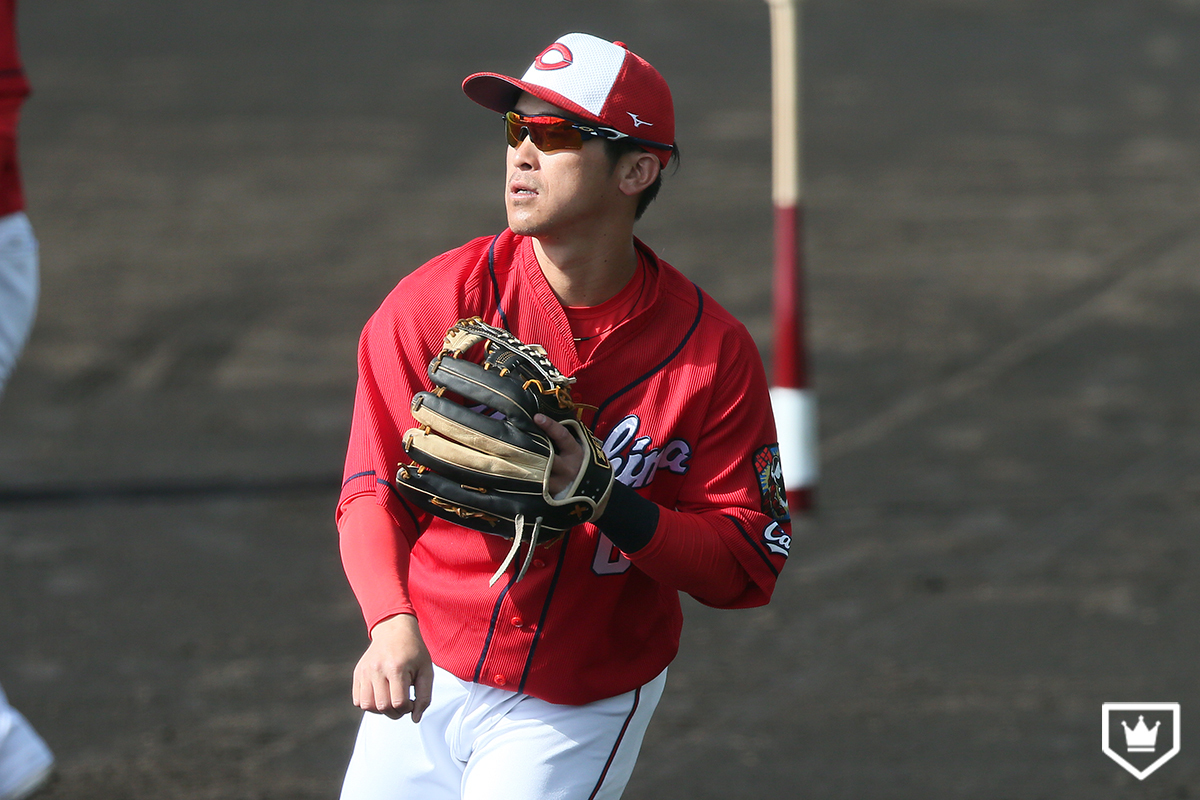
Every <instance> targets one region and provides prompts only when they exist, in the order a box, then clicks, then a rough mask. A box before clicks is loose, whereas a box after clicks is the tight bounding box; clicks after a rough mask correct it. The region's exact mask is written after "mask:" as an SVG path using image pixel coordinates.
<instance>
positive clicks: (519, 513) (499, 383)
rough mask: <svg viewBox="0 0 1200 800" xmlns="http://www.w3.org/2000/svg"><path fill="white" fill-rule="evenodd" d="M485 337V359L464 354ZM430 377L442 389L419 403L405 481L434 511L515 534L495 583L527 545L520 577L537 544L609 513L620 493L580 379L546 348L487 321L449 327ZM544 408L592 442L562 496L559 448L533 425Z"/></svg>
mask: <svg viewBox="0 0 1200 800" xmlns="http://www.w3.org/2000/svg"><path fill="white" fill-rule="evenodd" d="M480 343H483V345H484V352H483V359H482V362H481V363H476V362H475V361H473V360H471V359H470V358H466V357H464V356H465V354H466V353H467V351H469V350H471V349H472V348H473V347H475V345H477V344H480ZM429 377H430V378H431V379H432V380H433V383H434V386H435V387H436V388H435V389H434V391H432V392H419V393H418V394H416V395H415V396H414V397H413V400H412V414H413V418H414V419H416V421H417V423H418V424H419V425H420V426H421V427H419V428H412V429H410V430H408V431H406V432H405V434H404V451H405V453H406V454H407V455H408V457H409V458H411V459H412V463H409V464H402V465H400V467H399V469H398V470H397V474H396V483H397V487H398V488H399V490H400V492H401V493H402V494H403V495H404V496H405V497H406V498H408V499H409V500H410V501H411V502H412V503H413V504H414V505H416V506H418V507H420V508H422V509H423V510H425V511H428V512H429V513H430V514H433V515H435V516H438V517H441V518H442V519H447V520H450V521H451V522H454V523H457V524H459V525H463V526H465V527H467V528H472V529H474V530H477V531H483V532H484V533H493V534H496V535H498V536H503V537H506V538H509V539H512V540H513V543H512V547H511V548H510V549H509V552H508V555H507V557H506V558H505V559H504V562H503V563H502V564H501V565H500V568H499V569H498V570H496V574H495V575H493V576H492V580H491V583H492V584H494V583H495V582H496V580H497V579H498V578H499V577H500V576H501V575H503V574H504V572H505V570H507V569H508V567H509V565H510V564H511V563H512V561H513V558H514V557H515V556H516V554H517V551H518V550H520V548H521V545H522V543H523V542H528V544H529V552H528V554H527V555H526V557H525V562H524V564H523V565H522V566H521V569H520V572H519V573H518V574H517V580H520V579H521V578H522V577H523V576H524V575H525V570H526V569H527V568H528V567H529V562H530V561H531V560H532V557H533V549H534V548H535V547H536V546H538V545H540V544H549V543H551V542H554V541H556V540H557V539H558V538H560V537H562V536H563V535H564V534H565V533H566V531H567V530H569V529H570V528H572V527H574V526H575V525H579V524H581V523H584V522H588V521H589V520H592V519H595V518H596V517H598V516H600V514H601V513H603V511H604V506H605V504H606V503H607V502H608V496H609V493H610V491H611V490H612V482H613V471H612V466H611V465H610V464H609V463H608V459H607V458H606V457H605V455H604V451H603V449H602V448H601V445H600V442H599V441H598V440H597V439H596V438H595V437H594V436H593V435H592V434H591V432H590V431H589V430H588V429H587V428H586V427H584V425H583V424H582V423H581V422H580V421H579V416H580V407H579V406H578V405H576V403H575V402H574V401H573V400H572V399H571V384H572V383H574V381H575V379H574V378H567V377H565V376H564V375H563V374H562V373H561V372H559V371H558V369H557V368H556V367H555V366H554V364H552V363H551V362H550V359H549V358H548V357H547V355H546V351H545V349H544V348H543V347H541V346H540V345H535V344H526V343H524V342H522V341H521V340H520V339H518V338H516V337H515V336H513V335H512V334H511V333H509V332H508V331H505V330H501V329H500V328H494V327H492V326H491V325H488V324H486V323H484V322H483V321H481V320H480V319H479V317H473V318H471V319H464V320H459V321H458V322H457V323H455V325H454V326H453V327H451V328H450V330H449V332H447V334H446V340H445V343H444V345H443V347H442V351H441V353H439V354H438V356H437V357H436V358H434V359H433V361H431V362H430V364H429ZM450 395H457V396H458V397H459V398H461V399H462V402H456V400H454V399H451V396H450ZM539 413H541V414H545V415H546V416H548V417H550V418H551V419H554V420H557V421H558V422H560V423H562V424H563V425H564V426H565V427H566V428H567V429H568V430H569V431H570V432H571V434H572V435H573V436H574V437H575V439H576V441H578V442H579V443H580V445H581V446H582V447H583V463H582V465H581V467H580V469H579V472H578V474H577V475H576V476H575V477H574V479H573V480H572V481H571V484H570V485H569V486H568V487H567V488H566V489H564V490H563V491H560V492H559V493H557V494H556V495H552V494H551V493H550V489H549V480H550V472H551V469H552V468H553V466H554V459H555V450H554V445H553V443H552V442H551V440H550V437H549V436H548V435H547V434H546V433H545V432H544V431H543V430H542V429H541V428H540V427H538V425H537V423H535V422H534V421H533V417H534V415H535V414H539ZM527 529H528V530H529V534H528V537H526V530H527Z"/></svg>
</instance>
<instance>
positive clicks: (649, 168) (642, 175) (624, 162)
mask: <svg viewBox="0 0 1200 800" xmlns="http://www.w3.org/2000/svg"><path fill="white" fill-rule="evenodd" d="M661 171H662V162H660V161H659V160H658V156H655V155H652V154H650V153H647V152H646V151H645V150H641V151H638V152H634V153H626V154H625V155H623V156H621V160H620V161H619V162H617V173H618V175H620V178H621V181H620V183H619V184H618V186H619V188H620V190H621V193H622V194H625V195H628V196H630V197H632V196H634V195H638V194H641V193H642V192H644V191H645V190H646V189H647V188H648V187H649V186H650V184H652V183H654V182H655V181H656V180H658V174H659V172H661Z"/></svg>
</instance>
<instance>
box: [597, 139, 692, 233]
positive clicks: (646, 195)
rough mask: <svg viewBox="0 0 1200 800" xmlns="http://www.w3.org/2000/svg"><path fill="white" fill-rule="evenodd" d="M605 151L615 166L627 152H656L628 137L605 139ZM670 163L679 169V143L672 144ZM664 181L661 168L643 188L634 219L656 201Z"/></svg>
mask: <svg viewBox="0 0 1200 800" xmlns="http://www.w3.org/2000/svg"><path fill="white" fill-rule="evenodd" d="M604 152H605V154H606V155H607V156H608V163H609V164H610V165H612V166H614V167H615V166H616V165H617V162H618V161H620V160H621V157H622V156H624V155H625V154H626V153H650V154H651V155H654V154H655V151H653V150H647V149H645V148H643V147H642V146H641V145H639V144H637V143H635V142H631V141H629V140H627V139H616V140H613V139H605V140H604ZM668 163H674V164H675V169H676V170H678V169H679V145H672V146H671V160H670V161H669V162H668ZM662 183H663V176H662V170H659V173H658V177H657V178H655V179H654V183H652V184H650V185H649V186H647V187H646V188H645V189H643V190H642V193H641V194H640V195H639V196H638V204H637V211H635V212H634V215H633V218H634V219H641V218H642V214H645V213H646V208H647V207H648V206H649V205H650V204H651V203H653V202H654V198H656V197H658V190H659V189H661V188H662Z"/></svg>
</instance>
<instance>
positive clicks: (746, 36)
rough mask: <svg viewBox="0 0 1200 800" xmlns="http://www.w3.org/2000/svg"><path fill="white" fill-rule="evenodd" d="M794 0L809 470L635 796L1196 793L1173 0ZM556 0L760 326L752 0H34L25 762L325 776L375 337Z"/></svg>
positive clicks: (673, 681)
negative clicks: (1120, 756) (642, 102)
mask: <svg viewBox="0 0 1200 800" xmlns="http://www.w3.org/2000/svg"><path fill="white" fill-rule="evenodd" d="M576 5H577V4H576ZM804 14H805V19H804V45H805V52H804V69H805V78H804V82H805V114H804V122H805V137H806V139H805V185H806V190H807V209H808V216H807V221H808V240H807V254H808V289H809V311H810V317H809V333H810V336H811V349H812V356H813V361H814V380H815V386H816V389H817V390H818V393H819V402H820V434H821V436H820V438H821V470H822V471H821V477H820V483H819V492H818V494H819V510H818V512H817V513H816V514H814V515H811V516H809V517H807V518H805V519H804V520H802V521H800V522H799V523H798V524H797V537H796V543H795V545H794V548H793V551H792V556H791V558H790V561H789V565H788V568H787V569H786V570H785V571H784V573H783V575H782V577H781V580H780V583H779V587H778V589H777V591H776V594H775V599H774V601H773V603H772V604H771V605H770V606H769V607H767V608H764V609H757V610H751V611H743V612H718V611H712V610H710V609H707V608H704V607H701V606H700V605H698V604H697V603H695V602H693V601H690V600H687V601H685V606H686V614H687V617H688V620H687V625H686V628H685V633H684V642H683V649H682V652H681V654H680V657H679V658H678V660H677V661H676V663H675V665H674V666H673V667H672V670H671V677H670V681H669V685H668V688H667V692H666V694H665V696H664V699H663V701H662V704H661V706H660V709H659V711H658V713H657V716H656V717H655V719H654V721H653V723H652V725H651V728H650V731H649V733H648V736H647V741H646V744H645V747H644V749H643V753H642V757H641V759H640V761H639V764H638V768H637V771H636V772H635V774H634V777H633V780H632V782H631V784H630V786H629V789H628V791H627V793H626V797H627V798H631V799H632V800H644V799H645V798H655V799H656V800H676V799H678V800H691V799H692V798H741V797H746V798H791V797H802V798H831V799H832V798H846V799H847V800H850V799H853V800H864V799H867V800H870V799H871V798H914V799H915V798H921V799H922V800H943V799H945V800H950V799H951V798H955V799H959V798H971V799H972V800H1013V799H1014V798H1022V799H1024V798H1029V799H1033V798H1044V799H1046V800H1069V799H1073V798H1080V800H1083V799H1084V798H1086V799H1087V800H1096V798H1188V797H1197V796H1200V749H1198V748H1197V746H1196V745H1195V744H1194V742H1195V738H1194V734H1193V733H1192V731H1194V730H1195V728H1194V726H1193V722H1192V721H1193V720H1194V719H1195V718H1196V717H1195V714H1196V709H1198V708H1200V691H1198V682H1197V673H1198V670H1197V666H1196V664H1197V657H1198V656H1200V644H1198V643H1200V613H1197V612H1200V579H1198V575H1197V565H1198V564H1200V539H1198V538H1197V535H1196V533H1197V530H1198V529H1200V222H1198V221H1197V220H1200V213H1198V212H1200V147H1198V146H1197V145H1198V142H1197V139H1198V134H1200V46H1198V45H1197V42H1200V3H1197V2H1195V0H1088V1H1087V2H1085V1H1084V0H1058V1H1057V2H1054V3H1046V2H1033V0H807V2H806V3H805V11H804ZM569 30H586V31H590V32H593V33H597V34H599V35H602V36H606V37H608V38H612V39H622V40H624V41H626V42H628V43H629V44H630V46H631V47H632V48H633V49H634V50H636V51H637V52H639V53H641V54H643V55H645V56H646V57H648V58H649V59H650V60H651V61H652V62H653V63H655V65H656V66H658V67H659V69H660V70H661V71H662V72H663V73H664V75H665V76H666V77H667V79H668V81H669V82H670V83H671V85H672V88H673V91H674V94H675V98H676V108H677V115H678V120H679V134H678V136H679V140H680V143H681V145H682V149H683V163H682V168H681V169H680V170H679V172H678V173H677V174H675V175H673V176H669V178H668V181H667V185H666V187H665V188H664V191H663V194H662V196H661V197H660V199H659V200H658V201H657V202H656V203H655V205H654V206H653V207H652V208H651V209H650V211H649V212H648V214H647V216H646V219H645V220H644V221H643V223H642V224H641V228H640V235H641V236H642V238H643V239H645V240H646V241H647V242H648V243H649V244H650V245H651V246H653V247H654V248H655V249H656V250H657V251H658V252H659V253H660V254H661V255H662V256H663V257H665V258H666V259H667V260H669V261H671V262H672V263H673V264H675V265H676V266H678V267H679V268H681V269H682V270H683V271H684V272H685V273H687V274H688V275H689V276H690V277H692V278H693V279H694V280H696V281H697V282H699V283H700V284H701V285H703V286H704V287H705V288H706V289H707V290H708V291H709V292H710V293H711V294H713V296H714V297H716V298H717V299H718V300H719V301H720V302H721V303H723V304H724V305H726V306H727V307H728V308H729V309H730V310H731V311H733V312H734V313H735V314H737V315H738V316H739V317H740V318H741V319H742V320H743V321H744V322H745V323H746V324H747V325H748V327H749V328H750V330H751V332H752V333H753V334H754V335H755V337H756V339H757V340H758V342H759V344H760V347H761V349H762V353H763V356H764V358H765V359H767V360H768V361H769V359H770V357H771V352H770V351H771V344H770V340H769V339H770V260H771V208H770V185H769V184H770V163H769V161H770V147H769V75H768V69H769V67H768V64H769V61H768V49H769V39H768V22H767V6H766V4H765V3H764V2H762V0H640V1H635V0H613V1H612V2H608V3H604V4H600V3H595V4H588V5H586V6H585V7H583V8H578V7H575V6H572V5H570V4H568V5H564V4H562V3H550V2H543V1H542V0H534V1H533V2H523V3H511V2H493V3H486V4H484V3H468V2H464V0H442V1H441V2H431V1H429V0H425V1H423V2H413V1H411V0H410V1H409V2H395V0H391V1H385V0H336V1H334V2H322V3H318V2H311V0H288V1H286V2H285V0H258V2H254V3H242V2H232V1H231V0H211V2H208V3H169V2H161V0H124V1H123V2H112V1H111V0H55V2H31V1H30V0H26V2H25V3H24V4H23V7H22V8H21V35H22V49H23V54H24V56H25V61H26V66H27V70H28V72H29V74H30V77H31V79H32V81H33V83H34V86H35V91H36V94H35V95H34V97H33V98H32V99H31V100H30V102H29V104H28V106H27V111H26V115H25V119H24V121H23V126H22V137H23V139H22V148H23V163H24V171H25V177H26V182H27V191H28V196H29V214H30V217H31V218H32V220H33V222H34V225H35V227H36V229H37V232H38V234H39V237H40V239H41V243H42V258H43V281H44V287H43V302H42V305H41V310H40V315H39V317H38V321H37V325H36V327H35V329H34V333H33V337H32V340H31V342H30V345H29V347H28V350H27V353H26V356H25V358H24V360H23V361H22V363H21V364H20V366H19V367H18V370H17V372H16V374H15V376H14V378H13V381H12V383H11V385H10V387H9V391H8V393H7V396H6V397H5V398H4V401H3V403H2V404H0V681H2V682H3V685H4V688H5V689H6V690H7V691H8V692H9V694H10V697H11V699H12V700H13V702H14V704H16V705H17V706H18V707H19V708H20V709H21V710H22V711H24V712H25V713H26V715H27V716H28V717H29V718H30V719H31V720H32V721H33V722H34V723H35V725H36V726H37V727H38V728H39V729H40V730H41V731H42V732H43V734H44V735H45V737H46V739H47V740H48V741H49V742H50V744H51V745H52V747H53V748H54V750H55V751H56V753H57V755H58V758H59V762H60V777H59V780H58V782H57V784H56V785H55V786H54V787H53V789H52V790H51V791H50V792H49V793H48V794H47V795H46V797H47V798H48V799H52V800H59V799H60V798H105V799H106V800H122V799H124V798H129V799H130V800H143V798H147V799H148V798H154V799H156V800H157V799H159V798H180V799H181V800H182V799H186V800H193V799H195V800H200V799H201V798H231V799H237V800H241V799H242V798H297V799H301V798H326V797H334V796H336V794H337V791H338V787H339V786H340V781H341V775H342V770H343V769H344V766H345V763H346V760H347V758H348V756H349V752H350V748H351V745H352V739H353V735H354V731H355V727H356V723H357V719H358V715H357V713H356V712H355V711H354V709H353V708H352V707H351V706H350V703H349V676H350V672H351V669H352V667H353V664H354V662H355V661H356V660H357V657H358V655H359V654H360V652H361V649H362V648H363V646H364V644H365V637H364V632H363V630H362V621H361V618H360V616H359V614H358V610H357V606H356V604H355V602H354V599H353V596H352V595H351V593H350V590H349V588H348V586H347V585H346V582H345V579H344V578H343V576H342V574H341V569H340V565H339V562H338V558H337V548H336V533H335V531H334V528H333V519H332V515H333V505H334V502H335V500H336V496H337V491H338V484H339V480H340V470H341V460H342V456H343V448H344V444H345V439H346V435H347V429H348V420H349V413H350V405H351V401H352V397H353V384H354V349H355V343H356V338H357V334H358V331H359V329H360V327H361V325H362V324H363V322H364V321H365V319H366V317H367V316H368V315H369V314H370V312H371V311H372V310H373V309H374V307H375V306H376V305H377V304H378V302H379V301H380V300H381V299H382V297H383V295H384V294H385V293H386V292H387V290H388V289H389V288H390V287H391V286H392V285H394V283H395V281H396V280H397V279H398V278H399V277H400V276H401V275H403V274H404V273H405V272H407V271H408V270H410V269H412V268H413V267H415V266H416V265H418V264H420V263H421V262H423V261H424V260H426V259H427V258H429V257H431V256H433V255H435V254H437V253H439V252H441V251H443V250H445V249H447V248H449V247H452V246H455V245H457V244H459V243H461V242H462V241H465V240H466V239H467V238H469V237H473V236H476V235H483V234H487V233H492V232H495V231H497V230H499V229H500V228H501V227H502V226H503V224H504V222H503V219H504V218H503V211H502V204H501V194H500V189H501V185H502V163H501V158H502V148H503V145H502V143H501V140H500V134H499V128H498V125H497V124H496V123H495V121H494V120H493V119H491V118H490V117H489V116H488V115H487V112H484V111H482V110H481V109H479V108H478V107H477V106H475V105H474V104H472V103H470V102H469V101H467V100H466V99H465V98H464V97H463V96H462V95H461V92H459V90H458V84H459V82H460V81H461V79H462V78H463V77H464V76H465V75H467V74H468V73H470V72H473V71H477V70H484V69H486V70H499V71H510V72H511V71H514V70H523V69H524V67H525V66H526V64H527V63H528V61H529V60H530V58H531V56H532V55H533V54H534V53H536V52H537V51H538V50H539V49H540V48H541V47H542V46H544V45H545V44H546V43H547V42H549V41H551V40H552V39H553V38H555V37H556V36H558V35H559V34H561V33H563V32H566V31H569ZM1112 701H1173V702H1180V703H1182V709H1183V711H1182V719H1183V725H1182V727H1183V734H1182V744H1183V747H1182V752H1180V754H1179V755H1177V756H1176V757H1175V758H1174V759H1172V760H1171V761H1169V762H1167V763H1166V764H1165V765H1164V766H1163V767H1161V768H1160V769H1159V770H1158V771H1157V772H1155V773H1154V774H1153V775H1151V776H1150V777H1148V778H1147V779H1146V780H1145V781H1138V780H1136V779H1135V778H1134V777H1133V776H1131V775H1130V774H1128V773H1127V772H1126V771H1125V770H1123V769H1121V768H1120V767H1119V766H1118V765H1117V764H1115V763H1113V762H1112V761H1111V760H1110V759H1109V758H1107V757H1106V756H1105V755H1104V754H1103V753H1102V752H1101V749H1100V735H1101V713H1100V712H1101V704H1102V703H1104V702H1112Z"/></svg>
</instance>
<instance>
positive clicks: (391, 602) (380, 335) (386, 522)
mask: <svg viewBox="0 0 1200 800" xmlns="http://www.w3.org/2000/svg"><path fill="white" fill-rule="evenodd" d="M477 248H478V244H477V243H476V245H475V248H474V249H477ZM475 260H476V257H475V254H474V252H473V249H472V248H471V247H469V246H468V247H464V248H460V250H459V251H451V252H450V253H447V254H444V255H442V256H439V257H438V258H436V259H434V260H433V261H431V262H429V263H427V264H425V265H424V266H423V267H421V268H420V269H419V270H417V271H416V272H414V273H412V274H411V275H409V276H407V277H406V278H404V279H403V280H402V281H400V283H399V284H398V285H397V286H396V288H395V289H393V290H392V292H391V294H389V295H388V297H387V299H386V300H384V302H383V304H382V305H381V306H380V307H379V309H378V310H377V311H376V312H375V313H374V314H373V315H372V316H371V318H370V319H369V320H368V321H367V324H366V325H365V326H364V328H363V332H362V335H361V337H360V338H359V345H358V385H357V387H356V390H355V397H354V413H353V417H352V419H351V424H350V441H349V445H348V446H347V449H346V464H345V471H344V475H343V482H342V493H341V497H340V498H339V501H338V507H337V515H336V522H337V527H338V531H339V541H340V545H341V554H342V564H343V567H344V569H345V571H346V576H347V578H348V579H349V581H350V584H351V588H352V589H353V590H354V593H355V597H356V598H357V599H358V601H359V605H360V606H361V607H362V610H363V616H364V619H365V621H366V623H367V626H368V628H370V627H372V626H374V625H375V624H376V623H377V622H379V621H381V620H382V619H384V618H386V617H388V616H392V615H394V614H396V613H411V604H410V603H409V600H408V592H407V586H406V581H407V571H408V570H407V563H408V553H409V552H410V551H411V549H412V547H413V545H415V544H416V541H417V539H418V537H420V535H421V534H422V532H423V531H424V530H425V528H426V527H427V526H428V525H429V522H430V519H431V518H430V516H429V515H428V514H425V513H424V512H421V511H420V510H419V509H417V508H415V507H413V506H412V505H411V504H410V503H408V502H407V501H406V500H405V499H404V498H403V497H402V496H401V495H400V494H399V492H398V491H397V490H396V483H395V473H396V469H397V467H398V466H399V465H400V464H401V463H407V461H408V457H407V456H406V454H405V452H404V447H403V437H404V433H405V431H407V430H408V429H409V428H413V427H416V421H415V420H414V419H413V417H412V412H411V403H412V398H413V395H414V394H416V393H417V392H420V391H424V390H428V389H432V388H433V387H432V383H431V381H430V380H429V377H428V373H427V370H428V365H429V361H430V360H431V359H432V358H433V357H434V356H435V355H436V354H437V353H438V352H439V351H440V349H441V347H442V343H443V341H444V338H445V335H446V331H447V330H448V329H449V328H450V326H451V325H452V324H454V322H456V321H457V320H458V319H460V318H461V317H462V316H469V314H467V313H466V312H467V309H468V308H470V307H471V304H473V303H475V304H477V303H478V297H477V295H478V291H477V289H476V288H475V287H474V284H473V283H472V282H471V280H470V271H471V270H470V268H471V265H472V264H473V263H475ZM444 286H454V287H457V288H456V289H455V291H452V292H447V291H445V289H444V288H443V287H444ZM368 501H369V502H373V504H374V505H375V506H377V507H378V508H379V509H382V511H383V512H384V513H383V514H380V513H366V514H364V513H361V510H360V509H361V505H360V504H362V503H364V502H368ZM352 505H353V506H354V508H355V509H356V511H355V513H354V515H353V517H354V518H353V519H351V517H350V512H349V509H350V508H351V506H352Z"/></svg>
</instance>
